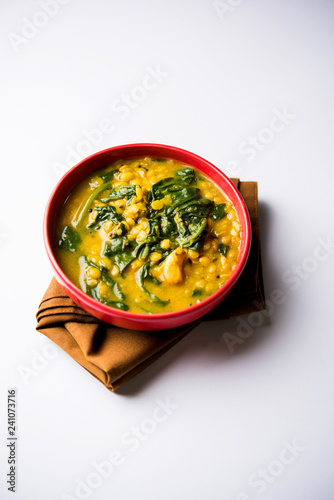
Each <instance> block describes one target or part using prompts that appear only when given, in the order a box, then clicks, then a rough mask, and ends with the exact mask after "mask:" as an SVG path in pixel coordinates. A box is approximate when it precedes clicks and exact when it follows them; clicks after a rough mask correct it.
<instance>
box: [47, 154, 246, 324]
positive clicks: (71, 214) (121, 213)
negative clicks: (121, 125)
mask: <svg viewBox="0 0 334 500" xmlns="http://www.w3.org/2000/svg"><path fill="white" fill-rule="evenodd" d="M184 169H186V170H184ZM114 171H115V172H116V173H115V174H114V176H113V178H112V179H111V180H109V181H107V182H109V184H108V185H107V187H106V188H103V186H104V185H105V184H106V175H107V174H108V173H110V172H114ZM180 171H181V172H183V173H185V172H186V173H189V172H190V177H191V176H193V180H192V182H191V183H190V184H182V182H183V180H182V179H183V178H184V176H182V177H181V181H180V177H178V172H180ZM101 176H102V177H101ZM103 176H104V178H103ZM170 177H172V178H175V179H176V181H175V183H174V181H173V182H172V184H173V186H174V185H177V186H179V187H178V188H177V189H180V190H182V193H183V192H184V193H186V194H187V193H188V191H187V189H188V190H189V192H194V190H193V188H196V189H197V190H198V191H197V193H198V194H197V197H198V198H200V199H201V200H202V198H205V199H206V200H210V202H211V204H209V205H208V206H210V212H209V213H208V216H207V217H202V215H203V213H204V212H203V213H202V211H201V210H202V208H201V207H202V206H203V207H205V206H206V205H205V203H204V202H203V205H199V207H200V208H199V214H200V216H201V217H199V218H198V219H196V220H195V222H194V227H195V229H196V230H197V228H199V227H200V225H201V224H203V226H201V227H204V226H205V229H204V232H203V233H202V236H201V238H200V240H199V241H197V242H196V243H195V246H196V245H197V248H196V249H194V248H195V247H194V246H193V245H191V246H190V247H189V246H187V245H188V244H189V241H190V239H191V237H192V236H191V235H190V236H189V235H188V236H185V237H184V238H186V240H185V241H184V240H183V239H182V238H181V236H180V234H181V233H177V234H176V235H175V234H174V235H173V234H169V233H168V232H167V235H165V236H164V235H162V234H160V236H158V237H156V233H154V234H155V235H154V234H153V236H152V234H150V233H149V231H150V230H151V231H152V225H150V224H151V222H152V220H158V221H160V222H159V223H160V230H161V231H162V229H161V228H163V230H164V231H167V229H168V223H166V221H165V219H164V218H163V217H162V216H161V217H160V216H159V214H160V213H164V211H166V210H168V207H170V210H171V209H172V205H173V200H174V201H175V198H173V196H174V194H173V193H171V194H166V195H165V196H162V194H161V193H160V195H159V196H158V199H154V200H153V201H152V199H151V200H149V195H148V193H149V191H150V190H151V188H152V186H153V185H155V184H156V183H157V182H158V181H161V180H162V179H166V178H170ZM179 181H180V184H178V182H179ZM187 182H188V181H187ZM120 186H121V187H122V189H124V186H129V188H126V189H129V192H131V193H132V195H131V196H129V197H121V198H119V199H112V200H109V201H106V200H107V199H108V196H109V197H110V196H114V194H113V193H116V191H115V188H116V189H117V188H118V189H119V187H120ZM99 188H100V189H102V190H100V192H98V191H99ZM157 189H158V188H156V190H157ZM166 189H167V191H168V189H171V188H170V187H169V188H168V187H167V188H166ZM97 192H98V194H97V196H96V197H95V194H96V193H97ZM151 192H152V191H151ZM90 196H93V197H95V199H94V200H93V201H92V202H91V203H88V205H87V200H88V199H89V197H90ZM102 200H104V201H102ZM204 201H205V200H204ZM187 203H188V205H187ZM194 203H195V204H197V198H196V199H195V201H194ZM201 203H202V202H201ZM223 204H225V207H224V209H223V212H224V215H223V216H221V215H222V212H221V213H219V208H221V207H222V205H223ZM216 205H217V206H218V209H217V208H216ZM185 206H189V207H190V208H188V210H193V209H192V208H191V204H190V205H189V202H185V203H184V204H181V205H180V207H181V208H176V209H175V210H174V212H172V214H173V215H170V216H169V219H168V218H167V219H168V220H170V218H171V217H174V219H172V220H173V221H174V222H173V223H174V230H175V224H176V223H177V221H179V222H180V223H181V227H183V229H184V230H185V231H187V230H188V232H189V231H190V230H189V228H193V226H192V225H191V223H192V221H193V220H194V219H191V218H190V219H189V217H188V218H187V215H184V213H183V215H182V207H185ZM108 207H114V208H112V209H111V208H108ZM101 210H102V212H101ZM108 210H112V211H113V213H112V217H113V218H114V219H115V217H118V218H119V219H120V220H118V221H116V220H100V221H99V222H96V221H97V220H98V214H99V213H100V214H101V213H103V211H108ZM180 210H181V212H180ZM99 211H100V212H99ZM152 213H153V214H154V215H153V216H152ZM215 213H216V214H218V218H217V217H215V215H214V214H215ZM180 214H181V216H182V217H183V218H182V217H181V216H180ZM157 217H158V218H157ZM189 220H190V226H189V224H188V222H189ZM150 221H151V222H150ZM197 221H200V223H197ZM166 224H167V225H166ZM187 224H188V225H187ZM88 226H91V227H88ZM177 227H179V226H177ZM64 228H67V229H66V230H65V229H64ZM240 229H241V228H240V224H239V221H238V219H237V216H236V212H235V210H234V208H233V206H232V204H231V202H230V201H229V200H228V199H227V198H226V197H225V196H224V194H223V193H222V191H221V190H220V189H219V188H218V187H217V186H216V185H215V184H213V182H212V181H210V180H209V179H208V178H207V177H206V176H205V175H203V174H202V173H201V172H199V171H197V170H196V169H190V167H188V166H186V165H183V164H180V163H178V162H175V161H173V160H162V159H151V158H141V159H135V160H123V161H117V162H115V163H114V164H113V165H111V166H109V167H107V168H105V169H103V170H101V171H99V172H96V173H95V174H94V175H92V176H90V177H88V178H86V179H84V180H82V181H81V182H80V183H79V184H78V185H77V186H76V187H75V188H74V189H73V191H72V192H71V194H70V195H69V197H68V198H67V200H66V201H65V203H64V205H63V207H62V208H61V210H60V213H59V217H58V220H57V227H56V247H57V248H56V256H57V260H58V262H59V264H60V266H61V268H62V269H63V270H64V272H65V274H66V275H67V276H68V277H69V278H70V279H71V281H72V282H73V283H75V284H76V285H77V286H78V287H80V288H81V289H82V290H83V291H85V292H86V293H88V294H89V295H91V296H93V298H96V299H97V300H100V301H101V302H105V303H107V304H108V305H110V306H111V307H117V308H121V309H124V310H129V311H131V312H136V313H143V314H144V313H163V312H170V311H175V310H179V309H184V308H186V307H188V306H190V305H193V304H195V303H198V302H200V301H202V300H203V299H205V298H207V297H208V296H209V295H211V294H212V293H214V292H215V291H216V290H218V289H219V287H221V286H222V285H223V284H224V283H225V281H226V280H227V278H228V277H229V276H230V275H231V273H232V271H233V269H234V268H235V265H236V262H237V259H238V254H239V246H240ZM157 231H158V230H157ZM205 234H206V235H205ZM203 235H205V237H204V238H203ZM69 236H70V237H71V238H72V240H73V241H74V243H73V242H72V243H71V241H70V240H71V238H69ZM152 238H153V240H154V239H155V240H156V242H155V243H153V244H151V243H145V242H149V241H151V240H152ZM177 238H179V239H178V241H176V239H177ZM187 238H188V239H187ZM120 241H123V242H125V243H124V244H125V245H127V246H125V247H124V248H125V250H121V251H119V252H118V253H117V254H113V255H111V254H110V253H109V254H108V252H106V248H110V247H109V243H110V242H111V244H112V245H115V244H116V243H115V242H120ZM117 244H118V243H117ZM141 247H143V249H142V250H141V252H140V253H139V254H138V255H137V256H136V258H134V257H133V254H134V253H135V251H136V249H140V248H141ZM155 247H158V249H157V248H155ZM132 248H133V250H132ZM130 250H131V252H130ZM126 252H127V255H130V257H129V258H130V259H132V260H131V262H130V263H129V264H128V265H127V266H126V267H125V268H124V270H123V271H122V269H120V266H122V263H121V264H120V266H119V265H117V262H119V261H118V260H117V259H120V260H122V259H123V257H124V255H125V254H126ZM143 265H146V267H145V269H146V270H147V272H146V276H144V275H145V273H144V272H143ZM115 284H116V285H115Z"/></svg>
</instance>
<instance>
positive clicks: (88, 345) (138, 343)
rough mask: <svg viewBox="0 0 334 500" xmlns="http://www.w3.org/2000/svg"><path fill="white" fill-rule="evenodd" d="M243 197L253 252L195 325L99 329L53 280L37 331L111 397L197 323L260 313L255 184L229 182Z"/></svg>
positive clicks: (39, 314) (103, 326)
mask: <svg viewBox="0 0 334 500" xmlns="http://www.w3.org/2000/svg"><path fill="white" fill-rule="evenodd" d="M232 181H233V182H234V184H235V185H236V186H237V187H238V189H239V191H240V193H241V195H242V196H243V198H244V200H245V202H246V204H247V207H248V210H249V214H250V218H251V221H252V232H253V239H252V246H251V252H250V256H249V259H248V261H247V264H246V267H245V269H244V271H243V274H242V276H241V277H240V280H239V281H238V283H237V285H236V286H235V287H234V289H233V290H232V292H231V293H230V294H229V296H228V297H227V298H226V299H225V300H223V302H222V303H221V304H220V305H219V306H217V307H216V308H215V309H214V310H213V311H212V312H210V313H209V314H207V315H206V316H204V317H203V318H201V320H200V321H196V322H193V323H190V324H188V325H185V326H181V327H178V328H173V329H170V330H163V331H150V332H146V331H138V330H127V329H125V328H119V327H116V326H112V325H109V324H107V323H104V322H102V321H100V320H98V319H97V318H94V317H93V316H91V315H90V314H88V313H86V312H85V311H84V310H83V309H81V308H80V307H78V306H77V305H76V303H75V302H74V301H73V300H72V299H71V298H70V297H68V295H67V294H66V292H65V290H64V289H63V288H62V287H61V286H60V285H59V284H58V282H57V281H56V280H55V278H53V279H52V281H51V283H50V285H49V287H48V289H47V291H46V292H45V294H44V297H43V300H42V302H41V304H40V306H39V308H38V312H37V322H38V324H37V327H36V329H37V330H38V331H39V332H41V333H43V334H44V335H46V336H47V337H48V338H49V339H51V340H52V341H53V342H55V343H56V344H58V345H59V346H60V347H61V348H62V349H63V350H64V351H65V352H67V353H68V354H69V355H70V356H71V357H72V358H73V359H75V361H77V362H78V363H79V364H80V365H82V366H83V367H84V368H85V369H86V370H88V371H89V372H90V373H91V374H92V375H94V377H96V378H97V379H98V380H100V382H102V383H103V384H104V385H105V386H106V387H107V389H109V390H110V391H114V390H115V389H117V388H118V387H119V386H120V385H122V384H124V383H125V382H126V381H128V380H130V379H131V378H132V377H134V376H135V375H137V373H139V372H141V371H142V370H143V369H144V368H146V367H147V366H148V365H150V364H151V363H152V362H153V361H155V360H156V359H158V358H159V357H160V356H161V355H162V354H164V352H166V351H167V350H168V349H170V348H171V347H172V346H173V345H174V344H176V343H177V342H178V341H179V340H181V339H182V338H183V337H184V336H185V335H186V334H187V333H189V332H190V331H191V330H193V328H195V327H196V326H197V325H198V324H199V323H200V322H201V321H217V320H221V319H227V318H229V317H230V316H236V315H239V314H246V313H250V312H253V311H259V310H262V309H265V298H264V288H263V279H262V265H261V251H260V232H259V220H258V195H257V183H256V182H240V181H239V179H232Z"/></svg>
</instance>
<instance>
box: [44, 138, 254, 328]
mask: <svg viewBox="0 0 334 500" xmlns="http://www.w3.org/2000/svg"><path fill="white" fill-rule="evenodd" d="M135 148H142V149H150V148H152V149H153V148H158V149H160V150H161V152H162V153H161V157H165V158H167V159H168V158H170V159H173V153H179V154H185V155H187V156H188V158H189V160H190V161H189V163H188V162H187V163H188V166H189V167H193V168H197V167H195V166H193V165H192V164H191V159H194V160H196V162H200V163H204V164H206V165H207V166H208V167H209V168H210V169H212V170H214V171H215V172H216V173H217V174H218V175H219V176H221V177H222V179H223V180H224V182H225V183H226V184H227V185H228V186H229V188H230V189H231V190H232V191H233V192H234V195H235V196H236V198H237V199H238V201H239V203H240V209H241V212H242V213H243V216H244V220H245V225H244V227H243V231H244V236H243V238H244V240H245V244H244V248H243V253H242V255H241V256H239V257H240V258H239V259H238V262H237V265H236V267H235V269H234V270H233V272H232V274H231V275H230V276H229V278H228V279H227V280H226V281H225V283H224V284H223V286H222V287H221V288H219V289H218V290H217V291H216V292H214V293H213V294H211V295H209V296H208V297H207V298H206V299H204V300H202V301H201V302H199V303H195V304H193V305H191V306H187V307H185V308H183V309H178V310H176V311H170V312H165V313H154V314H153V313H152V314H144V313H134V312H130V311H123V310H121V309H116V308H112V307H110V306H108V305H106V304H103V303H102V302H99V301H97V300H95V299H93V298H92V297H89V295H87V294H86V293H85V292H84V291H83V290H81V289H80V288H79V287H77V286H76V285H75V284H74V283H73V282H72V281H71V280H70V279H69V278H68V277H67V275H66V274H65V272H64V271H63V270H62V268H61V267H60V265H59V264H58V262H57V260H56V257H55V255H54V252H53V249H52V241H50V237H49V214H50V211H51V209H52V206H53V203H54V198H55V195H56V194H57V192H58V190H59V188H60V187H61V185H62V184H63V183H64V182H65V180H67V179H68V177H70V176H71V175H72V173H73V172H74V171H75V170H77V169H79V168H80V167H81V166H82V165H83V164H85V163H87V162H88V161H92V160H94V159H96V158H98V157H99V156H102V155H104V154H107V153H108V152H114V151H116V150H119V151H120V152H121V151H125V150H129V149H135ZM164 153H166V154H164ZM147 155H149V153H147ZM133 158H135V156H134V157H133ZM114 161H117V160H116V159H115V160H114ZM175 161H178V160H175ZM185 163H186V162H185ZM96 170H99V168H96ZM198 170H200V169H198ZM93 171H94V170H92V172H93ZM88 175H89V174H86V175H85V176H84V177H86V176H88ZM205 175H207V176H208V177H209V179H210V174H207V173H206V174H205ZM84 177H83V178H84ZM210 180H211V181H212V182H214V183H215V184H216V185H218V183H217V182H216V181H214V180H213V179H212V178H211V179H210ZM218 187H219V188H220V189H221V190H222V191H223V192H224V189H223V187H221V186H219V185H218ZM69 192H70V191H69ZM69 192H68V193H67V195H66V196H68V194H69ZM224 194H225V193H224ZM64 199H66V198H64ZM58 210H59V208H58ZM50 232H51V231H50ZM43 240H44V246H45V249H46V253H47V256H48V258H49V261H50V263H51V266H52V268H53V271H54V273H55V276H56V278H58V279H59V281H60V282H61V283H64V286H65V287H66V289H68V290H69V291H70V292H71V294H72V295H73V296H74V297H76V296H78V295H79V298H80V301H81V303H82V304H84V305H86V304H87V306H88V307H89V309H90V310H93V311H95V310H98V311H100V312H101V313H103V314H105V315H106V316H110V315H114V316H116V317H119V318H123V319H127V320H130V321H131V320H134V321H137V322H140V321H143V319H144V318H145V321H146V320H147V321H152V322H153V321H155V320H156V321H159V320H168V319H169V318H173V319H175V318H178V317H182V316H184V315H185V314H192V313H193V312H194V313H195V312H196V311H199V310H200V309H202V308H204V309H205V307H206V305H207V304H208V303H210V302H215V299H218V297H219V296H220V295H223V298H222V300H224V298H225V297H226V296H227V295H228V294H229V293H230V291H231V289H232V288H233V287H234V285H235V284H236V283H237V281H238V279H239V277H240V275H241V273H242V271H243V270H244V267H245V265H246V263H247V260H248V256H249V253H250V248H251V240H252V229H251V221H250V216H249V212H248V209H247V206H246V204H245V201H244V199H243V197H242V195H241V194H240V192H239V190H238V189H237V188H236V186H235V185H234V184H233V182H232V181H231V180H230V179H229V178H228V177H227V175H226V174H225V173H224V172H222V171H221V170H220V169H219V168H218V167H216V166H215V165H213V164H212V163H210V162H209V161H208V160H206V159H205V158H203V157H201V156H199V155H197V154H195V153H192V152H191V151H188V150H186V149H182V148H178V147H175V146H170V145H167V144H157V143H131V144H122V145H118V146H112V147H110V148H106V149H103V150H99V151H97V152H95V153H93V154H91V155H89V156H87V157H86V158H84V159H83V160H81V161H80V162H78V163H77V164H75V165H74V166H73V167H71V168H70V169H69V170H68V171H67V172H66V173H65V174H64V175H63V176H62V177H61V178H60V179H59V181H58V182H57V183H56V185H55V187H54V188H53V190H52V192H51V195H50V196H49V199H48V201H47V204H46V208H45V211H44V217H43ZM73 300H74V302H75V299H73ZM218 303H219V302H218ZM218 303H217V304H216V305H218ZM92 314H93V313H92ZM203 314H205V312H204V313H203Z"/></svg>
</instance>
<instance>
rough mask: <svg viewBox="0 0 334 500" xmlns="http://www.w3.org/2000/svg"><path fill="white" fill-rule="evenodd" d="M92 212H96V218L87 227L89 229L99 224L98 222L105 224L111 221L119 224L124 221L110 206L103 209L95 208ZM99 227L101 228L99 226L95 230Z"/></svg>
mask: <svg viewBox="0 0 334 500" xmlns="http://www.w3.org/2000/svg"><path fill="white" fill-rule="evenodd" d="M94 210H96V211H97V216H96V218H95V220H94V221H93V222H91V224H89V225H88V226H87V227H89V228H91V227H94V226H95V225H97V224H99V222H106V221H108V220H111V221H113V222H120V221H122V220H124V217H122V215H121V214H118V213H117V210H116V208H115V207H113V206H111V205H106V206H104V207H95V209H94ZM99 227H101V224H99V225H98V227H97V228H96V229H98V228H99Z"/></svg>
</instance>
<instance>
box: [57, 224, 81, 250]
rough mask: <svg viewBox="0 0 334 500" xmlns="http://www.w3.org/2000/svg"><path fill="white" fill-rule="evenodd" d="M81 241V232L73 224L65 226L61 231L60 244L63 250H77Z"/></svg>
mask: <svg viewBox="0 0 334 500" xmlns="http://www.w3.org/2000/svg"><path fill="white" fill-rule="evenodd" d="M80 242H81V238H80V235H79V233H78V232H77V231H76V230H75V229H74V228H73V227H71V226H65V227H64V229H63V232H62V233H61V236H60V239H59V242H58V245H59V247H60V248H62V249H63V250H67V251H68V252H75V251H76V249H77V248H78V246H79V244H80Z"/></svg>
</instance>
